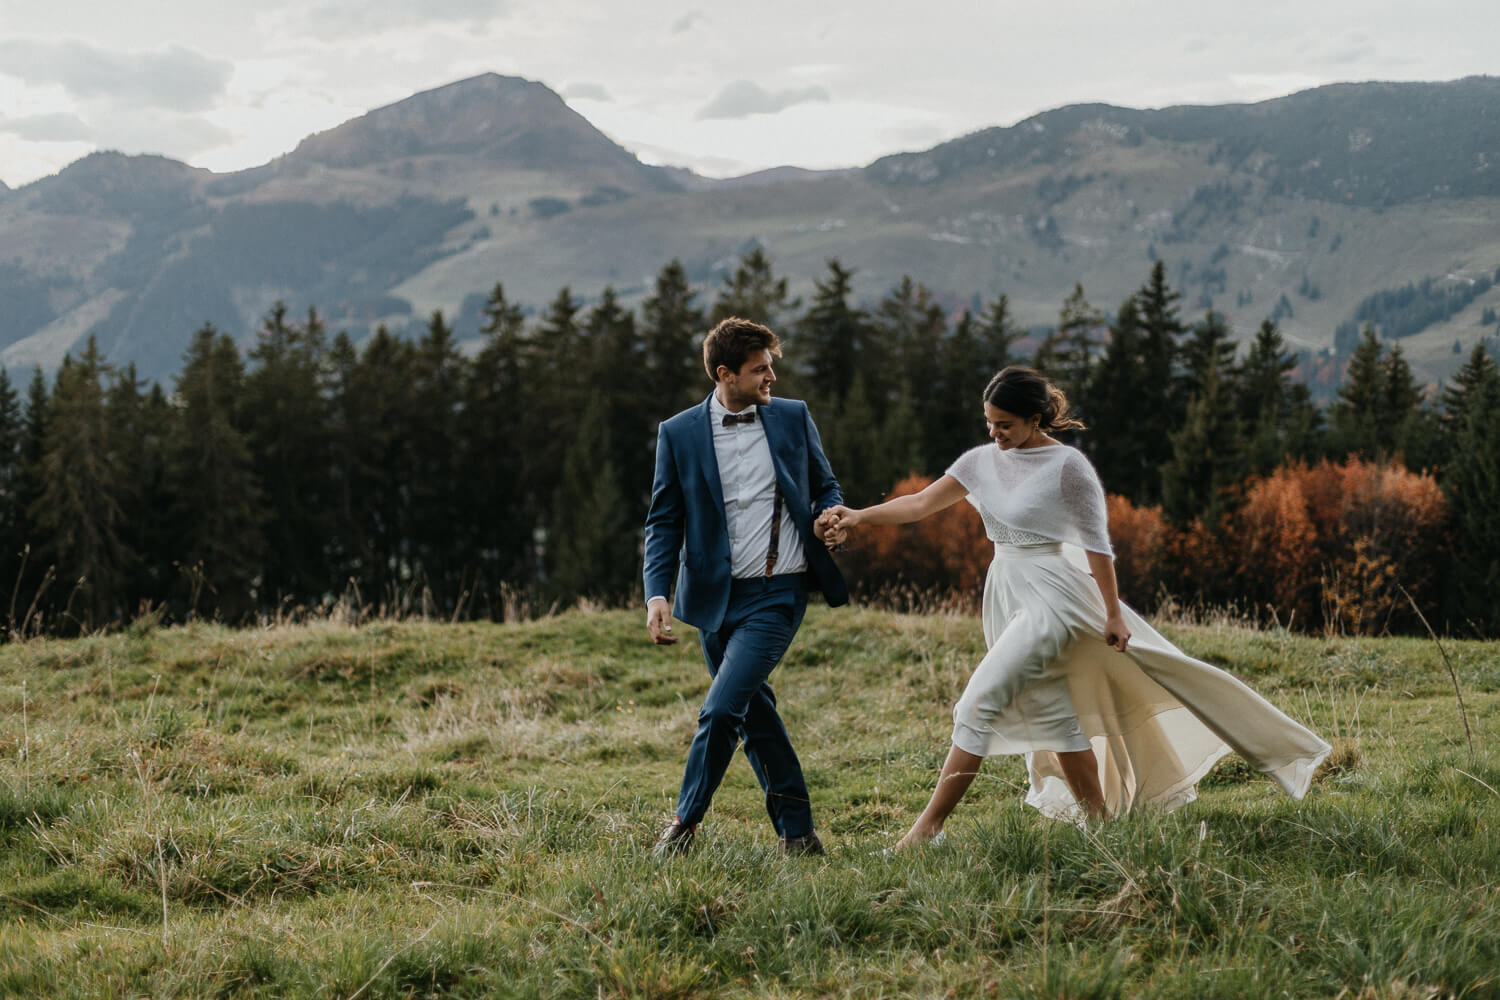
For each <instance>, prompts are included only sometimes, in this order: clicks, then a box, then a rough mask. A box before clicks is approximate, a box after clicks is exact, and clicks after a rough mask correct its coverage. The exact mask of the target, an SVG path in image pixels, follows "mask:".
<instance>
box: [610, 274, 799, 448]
mask: <svg viewBox="0 0 1500 1000" xmlns="http://www.w3.org/2000/svg"><path fill="white" fill-rule="evenodd" d="M695 298H697V293H696V292H694V291H693V288H692V286H691V285H690V284H689V283H688V280H687V272H686V271H685V270H684V269H683V266H682V262H681V261H678V260H675V259H674V260H673V261H672V262H671V263H669V264H667V266H666V267H664V268H662V269H661V272H660V273H659V274H658V275H657V276H656V286H655V289H654V290H653V292H652V294H651V296H650V298H648V299H646V301H645V302H644V303H642V305H641V323H640V335H641V340H642V343H643V346H644V348H645V366H644V367H645V370H644V372H643V374H644V376H645V377H644V385H643V386H642V388H644V390H645V395H646V396H647V398H649V399H650V400H651V402H652V405H653V409H654V412H655V416H656V419H657V420H665V419H666V418H667V417H670V416H671V415H672V414H674V413H676V412H678V411H679V410H683V409H686V408H687V407H689V406H692V405H693V404H694V403H698V402H702V401H703V398H704V397H705V396H707V395H708V384H707V381H706V380H707V378H708V375H707V373H705V372H704V370H703V347H702V345H703V335H704V334H705V333H707V330H705V329H704V327H705V325H706V321H705V319H704V316H703V311H702V310H701V309H699V308H698V306H697V305H696V303H694V301H693V300H694V299H695ZM778 374H780V373H778Z"/></svg>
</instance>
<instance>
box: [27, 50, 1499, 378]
mask: <svg viewBox="0 0 1500 1000" xmlns="http://www.w3.org/2000/svg"><path fill="white" fill-rule="evenodd" d="M1497 165H1500V79H1497V78H1493V77H1473V78H1469V79H1465V80H1458V81H1453V82H1450V83H1415V84H1394V83H1369V84H1338V85H1334V86H1329V87H1322V88H1318V89H1315V90H1310V91H1305V92H1302V93H1299V94H1294V95H1291V96H1289V97H1285V98H1279V99H1276V100H1273V101H1265V102H1261V103H1258V104H1249V105H1227V106H1219V107H1177V108H1165V109H1160V110H1148V111H1143V110H1132V109H1127V108H1118V107H1113V106H1110V105H1103V104H1089V105H1075V106H1071V107H1066V108H1059V109H1056V110H1053V111H1048V112H1044V113H1042V114H1039V115H1036V116H1033V117H1032V118H1029V119H1027V120H1026V121H1023V122H1021V123H1019V124H1017V125H1014V126H1011V127H1007V128H1000V127H996V128H989V129H984V130H981V131H979V132H975V133H973V134H971V135H967V136H964V137H962V138H959V139H955V140H952V141H950V142H945V143H942V144H940V145H938V146H935V147H933V148H932V149H929V150H925V151H921V152H913V153H902V154H897V155H894V156H887V157H882V158H881V159H879V160H877V161H875V162H874V163H872V164H870V165H869V166H867V167H865V168H861V169H855V170H844V171H808V170H802V169H799V168H793V167H782V168H777V169H775V170H770V171H762V172H759V173H756V174H752V175H748V176H745V177H740V178H732V179H728V180H715V179H711V178H704V177H700V176H698V175H695V174H692V173H690V172H687V171H683V170H682V169H681V168H672V167H658V166H652V165H648V164H645V163H642V162H641V161H640V160H639V159H638V158H637V157H635V156H634V155H633V154H632V153H630V152H629V151H628V150H626V149H624V148H622V147H621V146H620V145H619V144H618V143H615V142H614V141H612V140H611V139H609V138H608V137H607V136H605V135H603V134H602V133H600V132H599V131H598V130H597V129H595V128H594V127H593V126H592V125H591V124H590V123H589V122H588V121H587V120H586V119H584V118H583V117H582V116H580V115H578V114H577V113H576V112H574V111H573V110H572V109H571V108H569V107H568V106H567V104H566V103H565V102H564V101H563V100H562V99H561V98H560V97H558V96H557V95H556V94H555V93H553V92H552V91H551V90H549V89H548V88H547V87H545V86H543V85H542V84H539V83H536V82H533V81H528V80H522V79H517V78H513V77H504V76H499V75H496V74H485V75H483V76H479V77H475V78H472V79H469V80H463V81H458V82H456V83H452V84H449V85H447V86H443V87H439V88H436V89H434V90H430V91H426V92H423V93H420V94H416V95H414V96H412V97H410V98H407V99H406V100H403V101H399V102H397V103H395V104H392V105H389V106H386V107H383V108H377V109H375V110H373V111H371V112H369V113H367V114H365V115H362V116H360V117H358V118H355V119H353V120H351V121H349V122H345V123H344V124H342V125H340V126H338V127H336V128H333V129H329V130H327V131H325V132H320V133H318V134H316V135H312V136H309V137H307V138H306V139H304V140H303V141H302V142H301V143H299V144H298V146H297V147H296V148H295V149H294V150H292V151H291V152H290V153H287V154H286V155H285V156H282V157H278V158H277V159H275V160H273V161H271V162H269V163H267V164H264V165H262V166H259V167H255V168H252V169H249V170H244V171H238V172H235V173H231V174H213V173H211V172H209V171H205V170H200V169H197V168H193V167H189V166H187V165H185V164H182V163H178V162H176V161H173V160H170V159H167V158H164V157H157V156H123V155H121V154H118V153H95V154H91V155H90V156H87V157H84V158H83V159H81V160H79V161H77V162H76V163H74V164H72V165H70V166H69V167H67V168H65V169H64V170H63V171H61V172H60V173H58V174H57V175H55V176H52V177H48V178H44V179H42V180H39V181H36V182H33V183H31V184H28V185H25V186H23V187H21V188H18V189H14V190H11V189H6V188H4V186H3V185H0V301H4V302H6V304H7V308H6V310H4V311H3V312H0V362H3V364H4V365H5V366H6V367H8V368H9V369H10V370H11V371H13V372H14V371H16V370H17V369H23V368H29V367H30V366H31V365H33V364H40V365H42V366H43V367H44V368H46V369H49V370H50V369H52V368H54V367H55V366H56V365H57V364H58V363H59V362H60V361H61V359H62V357H63V355H64V354H65V353H67V352H68V351H70V350H76V349H77V347H78V345H79V344H80V343H81V341H82V339H83V338H85V337H87V336H88V335H89V334H90V333H94V334H96V335H97V336H98V337H99V339H100V344H101V347H102V348H103V350H104V351H105V353H106V355H107V356H108V357H109V358H110V359H111V360H112V361H114V362H116V363H120V364H123V363H127V362H134V363H135V364H137V365H138V367H139V370H140V372H141V374H142V375H144V376H146V377H151V378H165V377H167V376H169V375H170V374H172V373H174V372H175V371H176V370H177V368H178V366H179V364H180V358H181V354H182V351H183V349H184V348H185V346H186V344H187V342H188V340H189V338H190V336H191V333H192V332H193V330H195V329H197V328H198V327H200V326H202V325H203V324H204V323H207V322H211V323H213V324H214V325H215V326H217V327H219V328H220V329H222V330H225V331H226V332H229V333H230V334H231V335H233V336H235V337H237V338H240V339H242V340H244V341H245V342H246V343H248V340H247V338H249V337H251V336H252V335H253V333H254V331H255V329H256V328H257V324H258V322H259V320H260V318H261V317H262V316H263V315H264V314H265V312H266V311H267V310H268V309H269V308H270V306H271V304H272V303H274V302H276V301H277V300H282V301H285V302H286V303H287V304H288V305H289V306H290V307H291V308H292V309H293V310H294V311H297V312H300V311H304V310H306V309H307V308H309V307H315V308H317V309H318V310H319V312H320V313H321V314H322V315H323V316H324V317H325V319H326V320H327V322H328V324H329V325H330V326H331V327H333V328H334V329H339V328H344V329H349V330H350V331H351V333H353V334H354V335H356V337H360V336H363V335H365V334H367V333H368V332H369V331H370V330H372V329H373V328H374V326H375V325H376V324H379V323H385V324H388V325H391V326H393V327H403V326H405V325H406V324H407V323H409V322H412V321H414V320H420V319H423V318H425V316H426V315H427V314H428V313H429V312H430V311H431V310H433V309H439V308H440V309H443V310H444V311H445V312H446V313H447V314H448V315H449V316H450V317H452V318H455V319H456V321H457V322H458V328H459V331H460V333H461V334H463V333H467V334H470V335H472V334H473V332H474V331H475V329H476V324H477V306H476V304H477V302H478V301H479V300H480V299H481V298H482V296H483V294H484V293H485V292H486V291H487V290H488V289H489V288H490V287H491V286H492V285H493V284H494V283H495V282H496V281H502V282H504V284H505V286H506V289H507V292H508V294H509V295H510V296H511V297H512V298H513V299H516V300H518V301H520V302H522V303H524V304H527V305H530V306H534V307H540V306H541V305H543V304H544V303H545V302H547V301H550V300H551V298H552V297H553V296H554V295H555V293H556V291H557V289H558V288H560V287H561V286H563V285H569V286H570V287H571V288H572V289H573V291H574V293H575V294H577V295H581V296H583V297H585V298H589V297H592V296H596V295H597V294H598V293H599V292H600V291H601V290H602V289H603V288H604V287H605V286H606V285H611V286H613V287H615V289H616V290H617V291H618V292H619V293H620V294H621V295H622V296H623V297H624V298H625V300H626V301H627V302H630V301H632V300H633V299H634V297H637V296H639V295H641V294H643V293H644V292H645V291H646V289H647V286H648V285H649V282H650V280H651V278H652V276H653V275H654V274H655V272H656V271H657V270H659V269H660V267H661V266H662V265H663V264H665V263H666V262H667V261H669V260H671V259H672V258H674V257H675V258H678V259H681V260H682V261H683V263H684V265H685V267H686V268H687V271H688V273H689V275H690V277H691V278H692V279H693V280H695V281H696V282H699V283H700V284H701V286H702V287H703V292H704V296H703V298H704V300H705V301H707V300H710V299H711V298H712V295H713V293H714V288H715V287H716V285H717V283H718V281H719V280H720V277H721V276H722V275H723V274H724V273H725V272H726V271H727V270H728V269H732V267H733V266H734V264H735V262H736V261H737V259H738V257H739V256H740V255H741V254H743V253H744V252H745V251H746V250H747V249H748V248H749V247H752V246H757V245H758V246H763V247H765V248H766V249H767V251H768V253H769V254H770V257H771V259H772V261H773V263H774V265H775V266H776V269H777V271H778V273H781V274H785V275H787V276H789V277H790V278H791V279H792V280H793V284H794V286H796V290H804V291H805V290H806V289H807V288H808V286H809V285H810V283H811V281H812V280H813V279H815V278H818V277H820V276H821V275H822V273H823V271H824V268H825V264H826V261H827V259H828V258H830V257H838V258H839V259H840V260H841V261H842V262H843V263H844V264H845V265H847V266H853V267H855V268H856V269H857V279H856V281H857V284H856V290H857V292H858V293H859V294H860V295H861V296H863V297H866V298H867V299H874V298H876V297H878V296H879V295H881V294H883V293H884V292H885V291H886V290H888V289H889V288H890V287H891V286H893V285H894V284H895V283H896V282H897V281H898V280H899V279H900V278H901V276H903V275H910V276H911V277H913V278H914V279H916V280H918V281H921V282H923V283H925V284H926V285H928V287H929V288H931V289H933V291H934V292H935V293H936V294H937V295H938V297H939V300H940V301H941V302H943V303H945V304H946V305H948V306H949V307H950V308H953V309H957V308H959V307H961V306H965V305H973V304H974V303H975V302H976V301H980V300H982V301H989V300H991V299H992V298H993V297H994V296H995V295H997V294H999V293H1002V292H1003V293H1006V294H1008V295H1009V296H1010V297H1011V301H1012V304H1013V307H1014V308H1015V311H1016V314H1017V316H1018V317H1019V318H1020V319H1021V320H1022V321H1024V322H1027V323H1033V324H1045V323H1049V322H1053V321H1055V318H1056V315H1057V310H1058V308H1059V306H1060V304H1061V302H1062V299H1063V298H1064V297H1065V296H1066V295H1067V294H1068V292H1070V291H1071V290H1072V288H1073V285H1074V283H1075V282H1082V284H1083V285H1084V288H1085V290H1086V293H1087V294H1088V296H1089V298H1090V300H1091V301H1092V302H1093V303H1094V304H1095V305H1096V306H1099V307H1100V308H1103V309H1105V310H1107V311H1108V310H1113V309H1114V308H1115V307H1116V306H1118V304H1119V302H1120V301H1121V299H1122V298H1123V297H1124V296H1125V295H1126V294H1128V293H1129V292H1130V291H1131V290H1133V289H1134V288H1136V287H1138V286H1139V285H1140V283H1141V281H1142V280H1143V278H1144V276H1145V274H1146V272H1147V271H1148V270H1149V267H1150V264H1151V262H1152V261H1153V260H1155V259H1161V260H1163V261H1165V262H1166V263H1167V264H1168V268H1169V271H1168V277H1169V280H1170V281H1171V282H1172V283H1173V285H1174V287H1176V288H1178V289H1179V290H1181V291H1182V292H1183V293H1184V300H1183V311H1184V315H1185V317H1186V318H1188V319H1194V318H1197V316H1198V315H1201V312H1202V310H1203V309H1206V308H1208V307H1210V306H1212V307H1213V308H1215V309H1218V310H1220V311H1221V312H1225V313H1227V314H1228V315H1229V317H1230V319H1231V322H1232V323H1233V324H1234V325H1235V327H1236V329H1237V331H1238V332H1239V333H1240V335H1242V336H1243V335H1246V334H1248V333H1249V332H1250V330H1252V329H1253V328H1254V326H1255V325H1257V324H1258V323H1259V321H1260V320H1261V319H1262V318H1264V317H1266V316H1268V315H1271V316H1274V317H1275V318H1276V319H1277V320H1278V322H1279V323H1280V324H1281V325H1282V327H1283V329H1284V331H1285V332H1286V333H1287V335H1288V337H1289V338H1290V339H1291V340H1292V341H1293V342H1294V343H1297V344H1300V345H1302V346H1303V347H1305V348H1307V349H1310V350H1322V349H1326V348H1330V347H1331V346H1332V345H1333V337H1334V332H1335V330H1336V329H1337V328H1338V326H1339V324H1341V323H1346V322H1347V321H1348V320H1349V319H1350V318H1351V317H1352V316H1353V314H1354V311H1355V309H1356V308H1357V307H1358V306H1359V305H1360V303H1362V302H1365V301H1366V300H1367V299H1369V298H1370V297H1371V296H1372V295H1375V294H1377V293H1379V292H1382V291H1383V290H1390V289H1399V288H1403V287H1405V286H1407V285H1415V284H1417V283H1420V282H1423V281H1429V284H1431V283H1436V285H1435V286H1434V287H1439V288H1440V286H1442V285H1443V284H1444V283H1452V282H1465V281H1474V280H1477V278H1478V277H1479V276H1484V275H1490V274H1492V273H1493V272H1494V271H1495V269H1496V268H1497V267H1500V166H1497ZM1464 303H1465V304H1464V305H1463V306H1462V308H1461V309H1459V310H1458V311H1457V312H1455V313H1454V314H1453V315H1451V316H1446V317H1443V318H1441V319H1440V320H1439V321H1437V322H1435V323H1433V324H1431V325H1430V326H1429V327H1428V328H1425V329H1423V330H1422V331H1421V332H1420V333H1418V334H1415V335H1413V336H1411V337H1410V338H1408V340H1406V341H1403V343H1404V344H1405V345H1406V347H1407V353H1408V356H1409V357H1410V358H1412V359H1413V360H1414V361H1415V362H1417V364H1418V366H1419V370H1422V371H1424V372H1426V373H1428V375H1429V376H1430V377H1440V376H1441V375H1442V374H1444V372H1445V371H1446V370H1447V368H1449V367H1451V364H1452V360H1451V359H1452V358H1453V355H1454V351H1453V346H1454V345H1455V344H1459V345H1460V346H1462V345H1463V344H1464V343H1472V341H1473V340H1474V339H1476V338H1478V337H1482V336H1496V335H1497V334H1500V329H1497V328H1496V327H1495V326H1494V325H1493V324H1491V325H1490V326H1488V327H1485V326H1484V325H1483V324H1482V323H1481V322H1480V320H1481V318H1482V317H1483V316H1484V315H1485V313H1484V310H1486V309H1489V310H1491V314H1493V310H1494V308H1495V307H1496V306H1500V287H1497V288H1496V289H1488V288H1486V290H1485V291H1484V293H1483V294H1480V295H1477V296H1476V297H1474V298H1473V300H1472V301H1468V300H1467V299H1465V300H1464Z"/></svg>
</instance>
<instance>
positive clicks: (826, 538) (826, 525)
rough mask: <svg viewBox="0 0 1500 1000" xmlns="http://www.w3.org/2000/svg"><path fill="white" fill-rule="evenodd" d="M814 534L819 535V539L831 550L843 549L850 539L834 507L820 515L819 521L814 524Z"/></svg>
mask: <svg viewBox="0 0 1500 1000" xmlns="http://www.w3.org/2000/svg"><path fill="white" fill-rule="evenodd" d="M813 534H815V535H817V536H818V539H819V540H820V541H821V542H822V543H823V544H824V545H826V546H828V548H829V549H831V550H838V549H840V548H842V547H843V545H844V542H845V541H846V540H847V539H848V537H849V533H848V532H847V531H846V530H844V526H843V525H842V524H840V523H839V519H838V516H837V515H836V514H835V513H834V510H833V508H832V507H830V508H828V509H827V510H825V511H823V513H821V514H819V515H818V519H817V520H816V521H814V522H813Z"/></svg>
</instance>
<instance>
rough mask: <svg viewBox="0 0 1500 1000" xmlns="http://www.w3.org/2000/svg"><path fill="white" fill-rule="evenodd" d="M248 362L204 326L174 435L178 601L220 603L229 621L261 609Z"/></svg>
mask: <svg viewBox="0 0 1500 1000" xmlns="http://www.w3.org/2000/svg"><path fill="white" fill-rule="evenodd" d="M244 391H245V368H244V364H243V362H242V361H241V360H240V353H239V349H238V348H236V347H235V344H234V341H233V340H231V339H230V338H229V337H228V336H227V335H226V334H222V333H220V332H218V331H217V330H215V329H214V328H213V327H212V326H204V327H203V328H202V329H200V330H198V332H197V333H195V334H194V335H193V341H192V344H191V345H190V346H189V347H188V350H187V353H186V354H185V355H184V356H183V366H182V372H181V373H180V374H179V375H178V376H177V392H176V400H177V406H178V416H177V419H175V420H174V421H173V422H172V426H171V433H170V437H169V439H168V443H167V466H166V473H167V483H168V484H169V492H170V494H171V496H172V506H171V513H172V517H173V523H174V525H175V529H176V530H175V534H176V539H177V542H176V548H177V552H178V561H179V564H180V568H181V571H182V572H181V575H180V577H179V578H178V580H177V581H176V588H177V590H178V603H179V606H181V607H182V608H184V609H185V611H186V613H188V614H197V613H201V612H204V611H209V610H213V611H216V612H217V613H218V615H220V616H222V617H223V618H224V619H225V620H227V621H230V622H235V621H240V620H242V619H244V618H245V617H246V616H248V615H249V614H251V613H252V612H253V611H254V610H255V604H254V594H253V591H252V588H253V585H254V581H255V579H256V577H257V576H258V575H259V573H260V554H261V535H260V529H261V522H262V521H263V519H264V516H265V511H264V510H263V508H262V506H261V492H260V486H259V484H258V483H257V482H256V479H255V473H254V471H253V468H252V463H251V458H250V446H249V444H248V442H247V441H246V439H245V432H244V429H243V427H244V420H245V413H244Z"/></svg>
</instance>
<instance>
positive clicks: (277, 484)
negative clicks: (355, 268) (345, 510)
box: [245, 303, 337, 607]
mask: <svg viewBox="0 0 1500 1000" xmlns="http://www.w3.org/2000/svg"><path fill="white" fill-rule="evenodd" d="M250 360H251V361H252V362H253V363H254V368H253V369H252V370H251V372H250V374H249V375H247V376H246V378H245V418H246V421H245V434H246V437H247V439H248V441H249V444H250V454H251V459H252V462H253V463H254V469H255V477H256V479H257V481H258V482H259V483H260V485H261V489H262V490H263V491H264V497H265V507H266V510H267V511H268V517H267V520H266V522H265V530H264V541H265V548H264V550H263V561H262V581H261V586H260V601H261V604H262V606H263V607H280V606H281V605H283V604H285V603H307V602H315V601H318V600H321V599H322V598H323V597H324V596H325V595H326V594H327V593H328V589H329V588H330V587H331V586H333V585H334V583H335V581H334V579H333V576H334V571H333V568H332V566H331V565H330V560H329V556H330V553H329V540H330V538H331V537H332V535H333V522H332V517H333V513H334V511H336V510H337V506H336V502H335V499H336V493H335V489H334V484H333V481H332V476H331V474H330V470H331V469H332V467H333V463H332V461H331V459H330V454H329V447H330V442H331V437H332V436H331V434H330V433H329V426H330V412H329V406H328V401H327V399H326V397H325V392H324V389H325V378H326V360H327V344H326V343H325V340H324V331H323V324H322V321H321V320H320V319H319V318H318V316H317V314H316V313H315V312H312V311H309V313H308V317H307V320H306V322H304V323H300V324H299V323H296V322H293V321H291V320H290V319H289V318H288V317H287V310H286V307H285V306H284V305H282V304H281V303H277V304H276V305H275V306H274V307H272V309H271V311H270V313H269V314H268V315H267V316H266V320H265V324H264V326H263V328H262V330H261V332H260V337H259V340H258V342H257V343H256V345H255V347H254V348H253V349H252V350H251V351H250Z"/></svg>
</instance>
